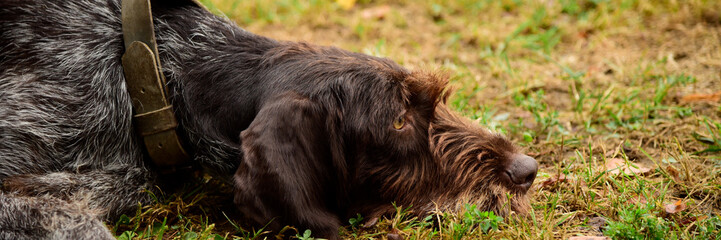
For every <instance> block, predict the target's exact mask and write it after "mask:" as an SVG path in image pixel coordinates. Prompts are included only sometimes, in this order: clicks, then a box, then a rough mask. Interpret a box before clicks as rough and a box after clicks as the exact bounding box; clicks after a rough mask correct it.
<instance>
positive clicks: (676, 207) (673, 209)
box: [663, 199, 686, 214]
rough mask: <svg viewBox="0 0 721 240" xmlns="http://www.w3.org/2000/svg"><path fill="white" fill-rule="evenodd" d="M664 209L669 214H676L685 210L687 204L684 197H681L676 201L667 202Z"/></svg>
mask: <svg viewBox="0 0 721 240" xmlns="http://www.w3.org/2000/svg"><path fill="white" fill-rule="evenodd" d="M663 209H664V210H666V213H668V214H674V213H677V212H680V211H683V210H685V209H686V204H684V202H683V199H679V200H678V201H676V202H675V203H670V204H666V205H665V206H664V207H663Z"/></svg>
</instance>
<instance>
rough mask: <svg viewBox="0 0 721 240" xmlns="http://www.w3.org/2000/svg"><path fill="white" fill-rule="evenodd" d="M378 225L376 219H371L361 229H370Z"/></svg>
mask: <svg viewBox="0 0 721 240" xmlns="http://www.w3.org/2000/svg"><path fill="white" fill-rule="evenodd" d="M376 223H378V217H373V218H371V219H368V221H366V222H365V223H363V228H371V227H373V226H375V225H376Z"/></svg>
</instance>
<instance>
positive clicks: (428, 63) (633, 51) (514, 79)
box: [118, 0, 721, 239]
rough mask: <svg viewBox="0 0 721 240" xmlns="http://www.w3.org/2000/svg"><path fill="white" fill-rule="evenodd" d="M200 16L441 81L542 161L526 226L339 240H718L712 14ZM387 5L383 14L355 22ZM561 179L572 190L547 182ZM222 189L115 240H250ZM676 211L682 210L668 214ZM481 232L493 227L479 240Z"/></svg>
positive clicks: (702, 5)
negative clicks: (448, 78)
mask: <svg viewBox="0 0 721 240" xmlns="http://www.w3.org/2000/svg"><path fill="white" fill-rule="evenodd" d="M204 3H205V4H206V5H208V6H209V7H210V8H211V9H213V10H215V11H218V12H222V13H223V14H225V15H227V16H228V17H229V18H231V19H233V20H235V21H237V22H238V24H239V25H240V26H241V27H243V28H246V29H247V30H249V31H251V32H255V33H258V34H261V35H265V36H269V37H273V38H277V39H283V40H292V41H306V42H311V43H316V44H321V45H335V46H339V47H341V48H345V49H349V50H353V51H359V52H364V53H367V54H372V55H378V56H384V57H388V58H390V59H393V60H395V61H397V62H399V63H401V64H403V65H405V66H408V67H409V68H423V69H436V70H444V71H448V72H450V73H451V75H452V76H453V77H452V84H453V85H454V87H455V89H457V90H456V92H455V95H454V96H453V97H452V98H451V102H452V105H453V106H454V107H455V108H457V109H458V110H459V111H461V112H463V113H464V114H465V115H467V116H468V117H470V118H473V119H477V120H478V122H479V123H480V124H483V125H485V126H488V127H489V128H491V129H494V130H496V131H501V132H503V133H504V134H506V135H507V136H509V137H511V138H512V139H513V140H514V141H515V142H517V143H518V144H519V145H521V146H522V147H524V148H525V149H526V150H527V152H528V153H530V154H532V155H534V156H535V157H536V158H537V159H538V160H539V161H540V163H541V171H540V173H539V177H538V178H537V179H538V180H537V181H538V182H537V183H538V184H535V186H536V187H534V188H533V189H532V191H533V192H534V193H533V198H532V205H533V210H534V213H533V215H532V216H530V217H523V218H520V217H511V218H507V219H504V220H502V221H500V222H499V221H495V220H488V219H487V218H484V217H479V216H475V215H472V214H471V215H459V216H450V215H449V216H446V217H445V218H443V219H427V220H419V219H409V218H407V217H404V212H402V211H400V210H399V214H398V215H397V216H395V217H394V218H392V219H386V220H383V221H381V222H380V223H379V224H378V225H377V226H376V227H374V228H372V229H358V228H355V227H347V229H346V230H345V231H344V235H343V236H344V237H347V238H354V239H376V238H380V239H383V238H387V237H393V236H394V235H393V234H396V235H399V236H403V237H405V238H406V239H425V238H428V237H434V238H443V239H457V238H491V239H496V238H507V239H558V238H561V239H566V238H568V237H571V236H580V235H586V236H601V235H604V234H605V235H607V236H613V237H614V238H619V239H624V238H625V239H655V238H658V237H659V236H660V237H661V238H683V239H691V238H700V239H704V238H706V237H708V236H712V237H715V238H719V237H718V235H716V234H718V233H719V231H720V230H721V221H718V218H717V217H716V216H717V214H719V213H720V212H721V174H720V173H719V171H720V170H721V129H720V128H721V107H720V106H721V101H719V99H718V97H716V96H718V95H712V94H714V93H717V94H718V93H721V2H718V1H714V0H688V1H682V0H664V1H638V0H637V1H634V0H582V1H563V0H560V1H555V0H533V1H531V0H529V1H522V0H520V1H519V0H517V1H513V0H502V1H490V0H487V1H472V0H460V1H449V0H447V1H443V0H434V1H403V0H388V1H383V0H381V1H360V2H359V3H356V5H355V6H354V7H353V8H351V9H349V10H345V9H343V8H341V7H339V5H338V4H336V3H335V2H329V1H321V0H311V1H297V0H275V1H262V0H252V1H250V0H246V1H240V0H212V1H204ZM386 6H387V7H388V9H389V11H388V12H385V13H384V14H382V16H376V17H371V18H366V17H364V16H363V15H364V12H367V10H368V9H382V8H385V7H386ZM380 11H383V10H380ZM694 94H706V95H694ZM714 97H716V98H714ZM704 150H707V151H706V152H703V151H704ZM614 158H621V159H623V160H625V161H627V162H629V163H632V164H636V165H640V166H645V167H648V168H650V169H651V171H650V172H648V173H645V174H644V175H638V176H617V175H614V174H610V173H609V172H607V171H605V170H606V169H605V168H604V165H605V163H606V162H607V160H609V159H614ZM559 174H563V175H565V176H566V177H567V179H566V180H559V181H555V179H557V176H558V175H559ZM543 182H545V183H543ZM193 187H197V188H199V190H198V191H192V190H190V189H192V188H193ZM222 189H223V188H222V186H221V187H218V186H217V184H206V183H205V181H201V182H200V183H199V184H197V185H194V186H190V187H188V190H186V191H184V192H183V193H184V194H186V195H187V197H186V198H183V197H179V196H180V195H178V194H175V195H169V196H167V197H166V198H167V199H164V200H159V201H158V204H156V205H154V206H146V207H144V208H143V209H141V210H140V212H139V213H140V215H139V216H137V217H133V218H128V219H124V221H125V222H124V223H123V224H119V227H118V234H120V233H121V232H123V231H125V230H129V231H127V232H125V234H126V235H130V234H131V233H137V234H140V235H141V237H140V238H156V237H160V236H164V238H186V237H190V238H201V239H207V238H214V239H222V238H226V237H227V238H233V237H252V236H254V235H255V233H250V232H247V231H246V230H242V228H241V227H240V226H237V225H235V224H236V222H235V221H233V222H229V221H228V219H234V220H235V219H236V218H235V217H237V214H236V213H234V210H232V207H231V206H230V205H229V204H228V199H227V197H223V196H229V195H227V192H224V191H223V190H222ZM189 193H192V194H189ZM193 199H194V201H193ZM678 200H681V201H680V202H679V205H681V206H684V207H685V209H684V210H682V211H680V212H677V213H668V212H667V211H666V210H664V205H666V204H670V203H674V202H677V201H678ZM215 206H222V207H219V208H216V207H215ZM221 210H222V211H221ZM223 212H224V213H223ZM225 213H227V215H228V216H230V215H233V216H235V217H228V218H225V217H224V215H223V214H225ZM163 219H165V222H163V221H164V220H163ZM488 222H492V223H497V224H498V225H499V227H498V228H499V229H498V230H494V229H493V228H491V230H489V231H488V233H483V232H484V231H481V230H479V226H482V225H483V224H484V223H488ZM464 224H465V225H464ZM464 226H471V227H470V228H469V229H466V230H463V227H464ZM481 228H482V227H481ZM144 231H145V232H144ZM159 231H161V232H159ZM260 232H262V231H260ZM299 232H301V233H303V231H302V229H301V231H299ZM659 232H661V233H663V234H662V235H654V234H656V233H659ZM389 233H390V234H391V235H388V234H389ZM706 233H708V234H711V235H702V234H706ZM286 234H289V235H295V234H296V232H295V231H294V230H293V229H289V231H288V232H286ZM311 235H312V234H311ZM299 236H301V237H302V234H300V235H299Z"/></svg>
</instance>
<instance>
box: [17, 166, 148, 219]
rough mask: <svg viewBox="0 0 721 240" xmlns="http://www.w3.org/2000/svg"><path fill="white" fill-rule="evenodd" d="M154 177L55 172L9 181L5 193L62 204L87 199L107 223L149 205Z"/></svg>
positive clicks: (134, 172) (131, 172)
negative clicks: (58, 201) (54, 198)
mask: <svg viewBox="0 0 721 240" xmlns="http://www.w3.org/2000/svg"><path fill="white" fill-rule="evenodd" d="M153 183H154V177H153V176H152V175H151V174H150V172H149V171H148V170H147V169H143V168H139V167H128V168H123V169H115V170H112V171H109V170H93V171H88V172H86V173H70V172H54V173H48V174H42V175H34V174H26V175H18V176H13V177H9V178H6V179H5V180H4V182H3V191H4V192H14V193H17V194H19V195H23V196H45V195H49V196H53V197H56V198H58V199H62V200H73V199H77V198H79V197H80V198H85V199H87V201H88V206H89V207H90V208H93V209H98V210H101V211H102V215H101V216H104V217H105V218H107V219H113V218H116V217H118V216H119V215H121V214H123V213H127V212H132V210H134V209H135V208H136V207H137V206H138V203H148V202H149V200H150V195H149V194H148V192H147V191H149V190H152V187H153Z"/></svg>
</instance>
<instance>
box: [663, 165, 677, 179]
mask: <svg viewBox="0 0 721 240" xmlns="http://www.w3.org/2000/svg"><path fill="white" fill-rule="evenodd" d="M666 172H668V174H669V175H671V177H672V178H673V180H674V181H676V182H678V181H679V172H678V170H676V168H675V167H673V166H668V167H666Z"/></svg>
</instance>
